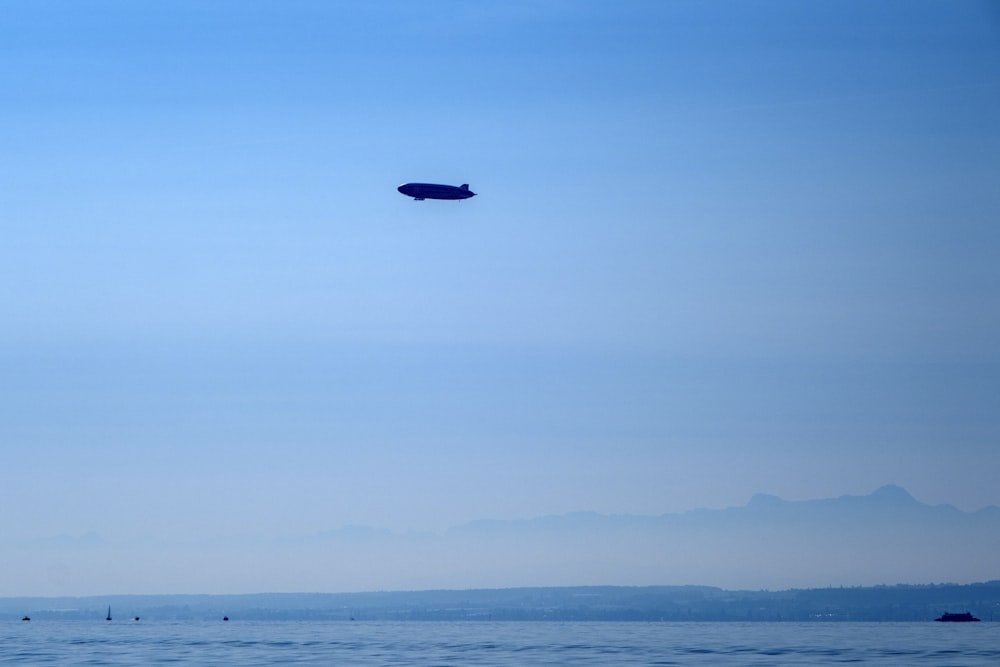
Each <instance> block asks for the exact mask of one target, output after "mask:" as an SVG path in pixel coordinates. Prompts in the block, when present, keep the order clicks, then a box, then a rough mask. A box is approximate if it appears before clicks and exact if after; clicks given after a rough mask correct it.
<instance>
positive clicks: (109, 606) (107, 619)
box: [104, 605, 111, 621]
mask: <svg viewBox="0 0 1000 667" xmlns="http://www.w3.org/2000/svg"><path fill="white" fill-rule="evenodd" d="M104 620H105V621H110V620H111V605H108V617H107V618H106V619H104Z"/></svg>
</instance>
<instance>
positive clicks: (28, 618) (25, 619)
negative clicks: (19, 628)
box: [21, 616, 31, 621]
mask: <svg viewBox="0 0 1000 667" xmlns="http://www.w3.org/2000/svg"><path fill="white" fill-rule="evenodd" d="M21 620H22V621H30V620H31V617H30V616H25V617H24V618H22V619H21Z"/></svg>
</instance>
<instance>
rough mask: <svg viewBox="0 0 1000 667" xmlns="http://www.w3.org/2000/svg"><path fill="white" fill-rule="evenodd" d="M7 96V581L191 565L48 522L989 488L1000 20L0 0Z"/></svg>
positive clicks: (764, 11) (189, 534) (2, 315)
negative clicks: (20, 566) (429, 192)
mask: <svg viewBox="0 0 1000 667" xmlns="http://www.w3.org/2000/svg"><path fill="white" fill-rule="evenodd" d="M0 90H2V93H0V121H2V123H0V150H2V154H3V156H4V157H3V159H2V160H0V225H2V229H3V235H4V242H3V243H2V244H0V281H2V283H0V284H2V285H3V288H2V290H0V322H2V327H0V444H2V446H3V452H4V465H3V466H2V468H0V508H3V509H0V516H2V517H3V526H4V531H3V532H4V538H3V539H4V543H3V545H0V549H5V550H7V551H8V552H9V554H10V555H11V558H14V559H15V560H17V558H21V557H23V558H24V559H25V561H26V562H27V560H29V559H28V556H27V555H25V554H30V555H31V559H30V560H32V562H35V563H38V565H37V568H36V569H37V574H35V575H32V576H30V577H29V576H25V575H24V573H23V572H22V574H21V575H20V576H19V578H17V579H13V578H9V577H11V576H12V575H5V578H4V579H0V594H3V592H4V591H6V592H8V593H9V594H15V593H25V594H63V593H67V594H72V593H74V592H173V591H184V592H199V591H201V590H204V589H206V588H208V587H209V586H208V585H207V584H204V582H201V581H199V580H196V579H194V578H192V577H191V576H189V574H186V573H185V572H183V571H178V572H176V573H175V574H174V575H171V576H170V577H163V578H162V579H159V580H157V579H148V580H147V579H142V577H140V576H138V575H137V576H136V579H135V581H132V582H131V583H130V585H131V586H133V587H143V590H141V591H140V590H131V589H130V590H121V589H120V587H121V586H122V585H123V584H122V583H121V582H120V581H116V580H115V579H114V575H113V573H106V572H104V571H103V570H102V571H101V573H100V574H99V573H97V572H89V571H87V570H86V569H85V568H84V569H76V570H74V569H72V568H70V570H71V573H70V574H66V575H64V576H63V575H60V576H55V575H53V574H52V572H53V571H62V570H60V567H61V566H57V565H56V563H58V562H64V561H65V560H66V559H69V560H72V557H71V556H69V555H67V552H59V551H53V550H51V549H50V550H49V551H44V549H42V551H38V552H36V551H35V549H36V547H37V545H38V544H42V543H44V544H49V543H50V542H47V541H51V540H53V539H58V540H68V541H69V542H74V541H83V542H86V541H87V540H91V541H93V540H97V541H98V542H100V543H101V544H106V548H107V553H113V554H117V556H116V558H117V557H124V554H126V553H127V552H128V550H127V549H126V548H125V547H123V546H122V545H125V544H129V543H133V542H136V541H142V540H151V541H153V542H156V543H158V544H168V545H169V544H180V543H182V542H184V543H187V542H191V541H199V540H201V541H204V540H212V539H216V538H222V537H227V538H231V537H234V536H264V537H282V536H292V537H294V536H298V535H309V534H314V533H317V532H322V531H327V530H331V529H337V528H339V527H342V526H349V525H370V526H377V527H383V528H387V529H391V530H395V531H410V530H416V531H425V530H426V531H441V530H444V529H446V528H447V527H449V526H453V525H456V524H460V523H463V522H465V521H469V520H473V519H480V518H501V519H503V518H528V517H534V516H540V515H546V514H553V513H562V512H569V511H574V510H580V509H588V510H594V511H598V512H605V513H637V514H660V513H664V512H675V511H683V510H687V509H692V508H695V507H726V506H731V505H741V504H743V503H745V502H746V501H747V500H748V499H749V498H750V497H751V496H752V495H753V494H754V493H757V492H765V493H772V494H775V495H779V496H781V497H784V498H786V499H804V498H817V497H827V496H837V495H841V494H860V493H867V492H870V491H871V490H873V489H875V488H876V487H878V486H881V485H883V484H887V483H895V484H899V485H902V486H904V487H906V488H907V489H908V490H909V491H910V492H911V493H912V494H913V495H914V496H916V497H917V498H918V499H920V500H922V501H924V502H929V503H951V504H954V505H956V506H957V507H959V508H961V509H966V510H975V509H979V508H981V507H983V506H986V505H990V504H1000V486H998V485H997V484H996V473H997V471H998V470H1000V446H998V445H1000V417H998V415H1000V346H998V345H997V341H998V340H1000V305H998V303H1000V301H998V297H1000V268H998V266H1000V264H998V262H997V261H996V258H997V256H998V254H1000V252H998V251H1000V231H998V227H997V220H998V219H1000V188H997V183H998V182H1000V116H998V114H997V113H996V109H997V108H1000V12H998V11H997V10H996V8H995V7H994V6H992V5H991V4H990V3H988V2H919V1H910V0H907V1H905V2H903V1H900V2H892V1H881V2H843V1H837V2H811V3H800V2H778V1H769V2H758V3H738V2H711V3H693V2H691V3H688V2H659V1H658V2H639V1H635V2H627V3H607V2H588V1H579V2H555V1H553V2H546V3H537V2H502V3H501V2H495V3H494V2H484V3H461V2H454V3H452V2H423V3H404V2H388V1H387V2H372V3H363V4H358V3H328V2H291V3H278V2H214V3H203V2H173V3H143V4H135V3H126V2H107V1H95V2H63V3H60V2H5V3H4V20H3V21H2V22H0ZM405 181H430V182H443V183H453V184H458V183H465V182H467V183H470V184H471V187H472V189H473V190H474V191H476V192H477V193H479V195H478V196H477V197H475V198H473V199H470V200H467V201H464V202H436V201H427V202H413V201H411V200H409V199H407V198H405V197H402V196H401V195H399V194H398V193H397V192H396V191H395V187H396V186H397V185H398V184H400V183H402V182H405ZM88 536H89V537H88ZM4 545H6V546H4ZM37 548H39V549H41V547H37ZM116 549H117V551H115V550H116ZM16 554H21V556H17V557H16V558H15V555H16ZM60 559H62V560H60ZM279 566H280V567H285V568H294V567H296V565H295V564H294V563H292V562H290V561H289V562H283V561H282V560H281V558H280V553H279V554H277V555H275V556H274V563H273V566H272V567H271V569H277V568H278V567H279ZM666 578H667V577H666V576H665V579H666ZM4 582H5V583H4ZM580 583H616V582H607V581H599V582H597V581H595V582H580ZM649 583H672V582H671V581H657V582H649ZM705 583H711V582H705ZM821 583H822V584H824V585H825V584H826V583H828V582H826V581H823V582H821ZM446 584H447V582H444V584H443V585H446ZM280 585H281V584H280V580H277V579H276V580H274V583H273V586H272V585H271V584H269V582H268V580H267V578H266V577H265V578H263V579H252V580H251V581H249V582H243V583H242V584H240V583H233V584H232V585H231V589H238V588H240V586H243V587H244V588H247V589H248V590H271V589H276V588H278V587H280ZM88 587H89V588H88ZM207 592H213V591H207Z"/></svg>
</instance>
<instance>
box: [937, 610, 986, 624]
mask: <svg viewBox="0 0 1000 667" xmlns="http://www.w3.org/2000/svg"><path fill="white" fill-rule="evenodd" d="M934 620H935V621H940V622H941V623H978V622H979V619H978V618H976V617H975V616H973V615H972V614H970V613H969V612H965V613H962V614H950V613H948V612H945V613H944V614H942V615H941V618H935V619H934Z"/></svg>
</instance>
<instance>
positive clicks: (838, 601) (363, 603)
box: [0, 581, 1000, 622]
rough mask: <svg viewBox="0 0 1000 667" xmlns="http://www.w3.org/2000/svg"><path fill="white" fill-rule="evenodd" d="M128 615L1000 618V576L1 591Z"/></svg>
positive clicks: (44, 603) (15, 603) (47, 604)
mask: <svg viewBox="0 0 1000 667" xmlns="http://www.w3.org/2000/svg"><path fill="white" fill-rule="evenodd" d="M108 605H110V606H111V607H112V610H113V612H116V613H117V617H120V618H121V619H122V620H123V621H124V620H127V619H131V618H133V617H135V616H139V617H141V619H142V620H143V622H155V621H157V620H160V621H172V620H221V619H222V617H223V616H228V617H230V618H231V619H232V620H234V621H238V620H257V621H260V620H342V621H351V620H356V621H366V620H399V621H404V620H412V621H428V620H440V621H459V620H468V621H476V620H493V621H543V620H551V621H646V622H649V621H671V622H677V621H741V622H746V621H769V622H773V621H796V622H820V621H883V622H886V621H931V620H933V619H934V618H936V617H938V616H940V615H941V614H942V613H944V612H946V611H951V612H964V611H969V612H972V614H973V615H975V616H977V617H979V618H980V619H982V620H983V621H987V622H988V621H994V620H996V621H1000V581H990V582H986V583H980V584H965V585H959V584H931V585H894V586H874V587H855V588H810V589H801V590H799V589H794V590H786V591H727V590H723V589H720V588H713V587H709V586H643V587H631V586H581V587H557V588H505V589H476V590H432V591H399V592H370V593H309V594H299V593H274V594H252V595H125V596H122V595H114V596H104V597H86V598H0V612H2V613H3V614H4V615H6V616H7V617H8V618H9V619H11V620H16V619H20V618H21V617H22V616H25V615H27V616H30V617H31V618H32V619H33V620H57V619H62V620H101V621H103V620H104V617H105V613H106V611H107V607H108Z"/></svg>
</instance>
